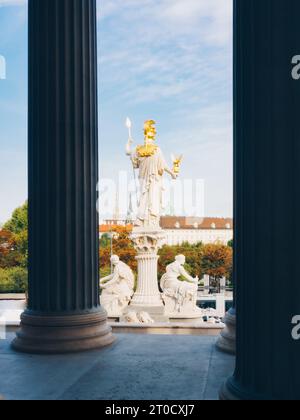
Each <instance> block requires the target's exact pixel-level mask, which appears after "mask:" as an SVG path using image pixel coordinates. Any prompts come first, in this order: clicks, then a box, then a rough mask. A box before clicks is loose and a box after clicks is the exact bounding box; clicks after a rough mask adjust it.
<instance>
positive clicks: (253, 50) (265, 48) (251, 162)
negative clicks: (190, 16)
mask: <svg viewBox="0 0 300 420" xmlns="http://www.w3.org/2000/svg"><path fill="white" fill-rule="evenodd" d="M299 16H300V2H299V0H289V1H283V0H263V1H262V0H247V1H245V0H236V1H235V63H236V66H235V113H236V121H235V128H236V130H235V172H236V173H235V179H236V189H235V194H236V200H235V205H236V212H235V218H236V220H235V225H236V230H235V254H236V265H235V278H236V280H237V281H236V310H237V364H236V371H235V374H234V376H233V377H232V378H231V379H229V380H228V382H227V384H226V386H224V388H223V390H222V392H221V398H222V399H242V400H299V399H300V364H299V355H300V341H294V340H293V339H292V334H291V332H292V328H293V326H292V323H291V322H292V318H293V317H294V315H299V314H300V281H299V238H300V224H299V214H300V194H299V184H300V113H299V109H300V80H295V78H293V77H292V69H293V67H294V66H295V64H292V58H293V57H294V56H295V55H299V54H300V43H299V40H300V25H299ZM298 73H299V72H298ZM294 76H295V75H294Z"/></svg>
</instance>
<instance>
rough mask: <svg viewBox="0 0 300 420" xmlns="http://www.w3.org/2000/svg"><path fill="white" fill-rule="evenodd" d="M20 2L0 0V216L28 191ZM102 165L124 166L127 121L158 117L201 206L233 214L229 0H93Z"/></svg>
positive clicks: (110, 169) (167, 146) (23, 9)
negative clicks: (199, 181)
mask: <svg viewBox="0 0 300 420" xmlns="http://www.w3.org/2000/svg"><path fill="white" fill-rule="evenodd" d="M26 13H27V6H26V1H24V0H0V55H2V56H4V57H5V59H6V63H7V79H6V80H0V124H1V134H0V180H1V181H0V203H1V204H0V222H3V221H5V220H6V219H7V218H8V217H9V215H10V213H11V211H12V210H13V209H14V208H15V207H16V206H18V205H20V204H21V203H22V202H23V201H24V200H25V199H26V196H27V188H26V176H27V168H26V161H27V156H26V143H27V126H26V119H27V116H26V114H27V109H26V101H27V98H26V96H27V90H26V84H27V83H26V80H27V59H26V56H27V44H26V38H27V15H26ZM98 23H99V25H98V36H99V42H98V49H99V54H98V60H99V102H100V117H99V120H100V124H99V127H100V130H99V131H100V171H101V176H102V177H105V178H115V177H116V174H117V172H118V171H119V170H127V171H128V170H129V169H130V166H129V162H128V159H127V158H126V157H125V156H124V145H125V143H126V140H127V132H126V129H125V127H124V121H125V118H126V117H127V116H130V118H131V119H132V121H133V124H134V127H133V135H134V138H135V139H136V142H138V143H140V142H141V141H142V126H143V121H144V120H145V119H149V118H151V119H155V120H156V121H157V130H158V142H159V144H160V146H161V147H162V149H163V150H164V151H165V154H166V156H167V157H169V156H170V154H171V153H172V152H173V153H184V155H185V160H184V163H183V166H182V173H181V176H182V177H183V178H192V179H196V178H203V179H204V180H205V213H206V215H207V216H231V215H232V2H231V0H98Z"/></svg>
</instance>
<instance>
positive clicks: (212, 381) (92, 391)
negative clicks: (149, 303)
mask: <svg viewBox="0 0 300 420" xmlns="http://www.w3.org/2000/svg"><path fill="white" fill-rule="evenodd" d="M13 337H14V334H13V333H9V334H8V336H7V339H6V340H2V341H0V395H3V396H4V397H5V399H6V400H132V399H133V400H215V399H218V390H219V388H220V386H221V384H222V382H223V381H224V380H225V379H226V378H228V376H229V375H230V374H232V372H233V369H234V357H232V356H230V355H226V354H223V353H221V352H219V351H218V350H216V349H215V342H216V337H210V336H178V335H172V336H161V335H160V336H157V335H138V334H118V335H117V336H116V337H117V340H116V342H115V344H114V345H113V346H111V347H108V348H105V349H103V350H100V351H92V352H88V353H81V354H73V355H60V356H33V355H24V354H18V353H15V352H14V351H13V350H12V349H11V348H10V342H11V340H12V339H13Z"/></svg>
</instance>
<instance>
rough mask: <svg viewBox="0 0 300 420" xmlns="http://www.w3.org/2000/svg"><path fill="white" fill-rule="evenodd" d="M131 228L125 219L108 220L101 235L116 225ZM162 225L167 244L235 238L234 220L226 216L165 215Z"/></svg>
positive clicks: (224, 241)
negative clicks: (225, 217)
mask: <svg viewBox="0 0 300 420" xmlns="http://www.w3.org/2000/svg"><path fill="white" fill-rule="evenodd" d="M118 226H120V227H125V226H127V228H128V229H129V230H130V229H132V225H131V224H129V223H127V222H126V221H125V220H115V219H112V220H106V221H105V222H103V224H101V225H100V237H101V236H102V235H104V234H107V233H109V232H111V231H113V230H114V229H115V228H116V227H118ZM161 227H162V229H164V231H165V232H166V244H167V245H170V246H172V245H181V244H183V243H184V242H188V243H189V244H192V245H194V244H197V243H199V242H202V243H204V244H213V243H222V244H226V245H227V244H228V242H229V241H231V240H232V239H233V220H232V219H224V218H211V217H206V218H200V217H175V216H163V217H162V218H161Z"/></svg>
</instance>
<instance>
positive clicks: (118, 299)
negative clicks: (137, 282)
mask: <svg viewBox="0 0 300 420" xmlns="http://www.w3.org/2000/svg"><path fill="white" fill-rule="evenodd" d="M111 262H112V265H113V268H114V269H113V274H111V275H110V276H107V277H105V278H103V279H101V280H100V288H101V289H102V293H101V305H102V306H103V307H104V309H105V310H106V312H107V314H108V317H111V318H114V317H119V316H122V313H123V311H124V309H125V308H126V307H127V306H128V305H129V303H130V301H131V298H132V296H133V293H134V274H133V272H132V270H131V268H130V267H129V266H128V265H127V264H125V263H123V262H122V261H120V258H119V257H118V256H117V255H113V256H112V257H111Z"/></svg>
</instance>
